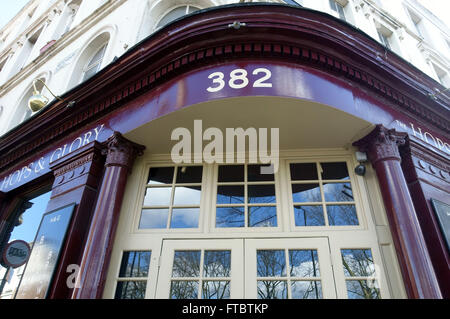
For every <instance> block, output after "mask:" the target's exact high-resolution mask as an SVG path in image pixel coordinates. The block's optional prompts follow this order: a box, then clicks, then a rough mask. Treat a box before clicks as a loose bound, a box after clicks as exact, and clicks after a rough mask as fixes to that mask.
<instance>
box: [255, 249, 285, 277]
mask: <svg viewBox="0 0 450 319" xmlns="http://www.w3.org/2000/svg"><path fill="white" fill-rule="evenodd" d="M257 267H258V276H259V277H286V256H285V252H284V250H258V251H257Z"/></svg>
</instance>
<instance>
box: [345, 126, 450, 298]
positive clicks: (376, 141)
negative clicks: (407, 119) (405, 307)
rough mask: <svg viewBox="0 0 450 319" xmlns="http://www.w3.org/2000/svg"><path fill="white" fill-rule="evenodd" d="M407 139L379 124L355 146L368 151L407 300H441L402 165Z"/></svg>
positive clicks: (404, 134)
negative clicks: (403, 147) (401, 148)
mask: <svg viewBox="0 0 450 319" xmlns="http://www.w3.org/2000/svg"><path fill="white" fill-rule="evenodd" d="M406 137H407V134H406V133H397V132H396V131H395V130H388V129H386V128H385V127H383V126H382V125H377V127H376V128H375V130H373V131H372V132H371V133H370V134H369V135H367V136H366V137H364V138H362V139H361V140H359V141H357V142H356V143H354V145H355V146H357V147H359V148H360V150H361V151H364V152H367V155H368V158H369V160H370V162H371V163H372V165H373V167H374V169H375V171H376V174H377V177H378V181H379V184H380V189H381V193H382V196H383V201H384V205H385V207H386V213H387V217H388V220H389V226H390V229H391V232H392V235H393V240H394V245H395V248H396V252H397V257H398V260H399V263H400V268H401V271H402V275H403V281H404V283H405V286H406V291H407V294H408V297H409V298H427V299H428V298H430V299H431V298H442V295H441V291H440V289H439V284H438V282H437V279H436V274H435V272H434V268H433V265H432V263H431V260H430V256H429V254H428V250H427V246H426V244H425V240H424V237H423V234H422V231H421V228H420V224H419V221H418V218H417V213H416V211H415V208H414V204H413V201H412V199H411V195H410V193H409V189H408V185H407V183H406V180H405V177H404V175H403V171H402V168H401V165H400V160H401V157H400V152H399V149H398V146H399V145H402V144H404V143H405V140H406Z"/></svg>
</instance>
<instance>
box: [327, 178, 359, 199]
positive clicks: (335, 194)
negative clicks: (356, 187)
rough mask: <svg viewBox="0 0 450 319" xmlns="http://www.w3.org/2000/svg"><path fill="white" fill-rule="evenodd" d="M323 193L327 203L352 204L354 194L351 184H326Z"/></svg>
mask: <svg viewBox="0 0 450 319" xmlns="http://www.w3.org/2000/svg"><path fill="white" fill-rule="evenodd" d="M323 193H324V196H325V201H327V202H352V201H353V200H354V199H353V192H352V187H351V186H350V183H325V184H323Z"/></svg>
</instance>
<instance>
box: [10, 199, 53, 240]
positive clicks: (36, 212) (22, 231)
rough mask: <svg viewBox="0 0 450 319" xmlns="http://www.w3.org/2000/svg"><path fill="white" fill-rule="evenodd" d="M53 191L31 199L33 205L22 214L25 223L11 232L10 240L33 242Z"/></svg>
mask: <svg viewBox="0 0 450 319" xmlns="http://www.w3.org/2000/svg"><path fill="white" fill-rule="evenodd" d="M50 195H51V192H47V193H44V194H42V195H40V196H38V197H36V198H33V199H32V200H30V202H31V203H33V206H32V207H31V208H29V209H27V210H26V211H25V213H24V214H23V215H22V217H23V223H22V224H21V225H20V226H17V227H15V228H14V230H13V232H12V233H11V239H10V241H13V240H16V239H21V240H24V241H26V242H28V243H29V242H32V241H33V240H34V237H35V236H36V232H37V230H38V227H39V224H40V222H41V219H42V216H43V215H44V213H45V210H46V208H47V204H48V202H49V200H50Z"/></svg>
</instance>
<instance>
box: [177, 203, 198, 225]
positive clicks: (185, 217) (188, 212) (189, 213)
mask: <svg viewBox="0 0 450 319" xmlns="http://www.w3.org/2000/svg"><path fill="white" fill-rule="evenodd" d="M198 218H199V208H173V210H172V221H171V223H170V228H196V227H198Z"/></svg>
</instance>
